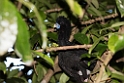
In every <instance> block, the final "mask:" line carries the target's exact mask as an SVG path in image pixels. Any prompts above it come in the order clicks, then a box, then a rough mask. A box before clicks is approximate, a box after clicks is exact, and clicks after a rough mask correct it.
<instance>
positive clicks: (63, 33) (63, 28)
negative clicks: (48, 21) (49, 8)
mask: <svg viewBox="0 0 124 83" xmlns="http://www.w3.org/2000/svg"><path fill="white" fill-rule="evenodd" d="M54 28H55V29H56V30H57V31H58V38H59V39H69V37H70V34H71V29H72V28H71V23H70V21H69V20H68V19H67V18H65V17H64V16H59V17H58V18H57V19H56V23H55V24H54Z"/></svg>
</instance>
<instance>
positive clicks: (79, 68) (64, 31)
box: [55, 16, 89, 83]
mask: <svg viewBox="0 0 124 83" xmlns="http://www.w3.org/2000/svg"><path fill="white" fill-rule="evenodd" d="M55 25H56V26H55V27H56V29H57V31H58V44H59V46H70V45H74V44H73V43H72V42H70V41H69V38H70V35H71V30H72V27H71V23H70V22H69V20H67V19H66V18H65V17H63V16H60V17H58V18H57V20H56V24H55ZM84 53H87V50H85V49H74V50H64V51H59V54H58V64H59V66H60V68H61V69H62V70H63V71H64V72H65V73H66V74H67V75H68V76H69V77H71V78H72V79H73V80H74V81H75V82H76V83H82V82H84V80H85V79H87V78H88V74H87V70H88V68H89V67H88V65H87V62H88V61H87V60H83V59H81V57H80V56H81V55H82V54H84Z"/></svg>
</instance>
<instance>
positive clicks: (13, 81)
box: [6, 77, 27, 83]
mask: <svg viewBox="0 0 124 83" xmlns="http://www.w3.org/2000/svg"><path fill="white" fill-rule="evenodd" d="M6 83H27V82H26V81H25V80H24V79H22V78H17V77H12V78H9V79H7V80H6Z"/></svg>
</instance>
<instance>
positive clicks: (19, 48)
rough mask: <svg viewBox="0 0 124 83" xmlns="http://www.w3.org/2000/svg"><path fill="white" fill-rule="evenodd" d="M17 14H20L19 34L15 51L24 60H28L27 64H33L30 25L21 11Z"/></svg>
mask: <svg viewBox="0 0 124 83" xmlns="http://www.w3.org/2000/svg"><path fill="white" fill-rule="evenodd" d="M17 16H18V35H17V40H16V44H15V51H16V53H17V54H18V56H20V57H22V60H23V61H24V62H26V63H27V64H31V62H32V61H33V58H32V55H31V50H30V43H29V33H28V27H27V25H26V23H25V22H24V21H23V19H22V17H21V16H20V14H19V13H17ZM28 62H30V63H28Z"/></svg>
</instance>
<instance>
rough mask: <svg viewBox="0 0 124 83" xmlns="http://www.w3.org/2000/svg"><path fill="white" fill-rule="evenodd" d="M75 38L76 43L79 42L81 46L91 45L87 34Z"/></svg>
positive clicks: (79, 34)
mask: <svg viewBox="0 0 124 83" xmlns="http://www.w3.org/2000/svg"><path fill="white" fill-rule="evenodd" d="M74 38H75V40H76V41H78V42H79V43H81V44H88V43H89V40H88V37H87V36H86V35H85V34H81V33H77V34H75V35H74Z"/></svg>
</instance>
